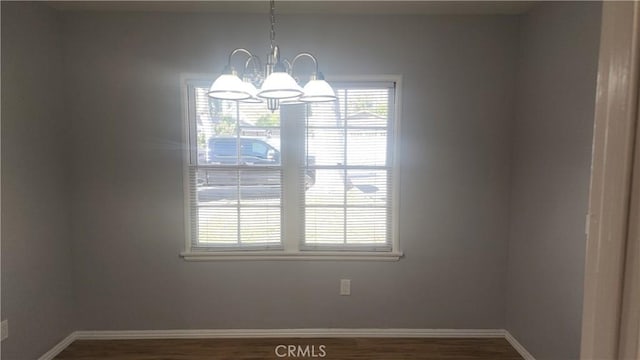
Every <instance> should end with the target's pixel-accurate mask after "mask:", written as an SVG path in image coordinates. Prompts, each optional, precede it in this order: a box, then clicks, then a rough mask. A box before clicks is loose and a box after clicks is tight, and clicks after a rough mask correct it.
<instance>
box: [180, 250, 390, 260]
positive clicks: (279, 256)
mask: <svg viewBox="0 0 640 360" xmlns="http://www.w3.org/2000/svg"><path fill="white" fill-rule="evenodd" d="M180 256H181V257H182V258H183V259H184V260H185V261H229V260H329V261H343V260H349V261H398V260H400V258H401V257H402V256H403V254H402V253H401V252H379V253H377V252H353V251H352V252H344V251H313V252H306V251H305V252H302V251H299V252H284V251H229V252H204V251H203V252H183V253H181V254H180Z"/></svg>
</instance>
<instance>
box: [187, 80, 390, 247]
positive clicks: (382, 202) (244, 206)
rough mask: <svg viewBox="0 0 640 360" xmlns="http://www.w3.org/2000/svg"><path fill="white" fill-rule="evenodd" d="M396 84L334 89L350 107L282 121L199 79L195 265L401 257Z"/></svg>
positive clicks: (192, 225) (191, 212)
mask: <svg viewBox="0 0 640 360" xmlns="http://www.w3.org/2000/svg"><path fill="white" fill-rule="evenodd" d="M394 80H395V79H394ZM396 84H397V82H396V81H385V82H379V81H377V82H376V81H355V82H332V86H333V87H334V89H335V90H336V95H337V96H338V101H336V102H328V103H314V104H309V105H282V106H281V109H280V110H279V111H275V112H273V113H272V112H270V111H269V110H267V109H266V106H265V105H264V104H249V103H237V102H233V101H220V100H214V99H210V98H209V97H208V96H207V95H206V92H207V90H208V87H209V85H210V81H202V80H187V81H186V96H185V104H186V106H185V108H186V110H187V111H186V116H185V117H186V121H185V125H186V126H185V129H186V132H185V134H186V141H187V143H188V145H189V146H188V149H189V151H188V154H187V156H186V159H185V162H186V166H185V197H186V198H185V202H186V205H187V206H186V219H187V224H188V229H187V243H186V251H185V252H184V253H183V256H184V257H185V258H186V259H195V260H202V259H252V258H260V257H265V256H266V257H269V258H282V259H299V258H308V259H321V258H329V259H350V258H357V259H385V260H396V259H398V258H399V257H400V256H401V254H400V252H399V249H398V241H397V236H396V231H395V226H396V224H397V218H396V216H397V213H396V211H395V204H396V202H397V198H396V196H395V192H394V186H393V185H394V183H395V181H397V174H396V170H395V169H396V167H395V166H394V157H395V155H396V152H395V146H396V141H395V139H396V137H397V130H396V129H397V128H398V126H397V125H398V122H397V119H396V102H397V97H398V94H397V90H396V88H397V87H396ZM281 124H284V126H281Z"/></svg>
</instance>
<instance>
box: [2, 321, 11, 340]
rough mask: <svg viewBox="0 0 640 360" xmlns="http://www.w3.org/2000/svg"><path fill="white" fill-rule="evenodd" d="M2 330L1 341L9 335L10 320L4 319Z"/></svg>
mask: <svg viewBox="0 0 640 360" xmlns="http://www.w3.org/2000/svg"><path fill="white" fill-rule="evenodd" d="M0 332H1V333H2V334H1V336H0V341H2V340H4V339H6V338H8V337H9V320H4V321H3V322H2V323H0Z"/></svg>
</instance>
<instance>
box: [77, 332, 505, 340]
mask: <svg viewBox="0 0 640 360" xmlns="http://www.w3.org/2000/svg"><path fill="white" fill-rule="evenodd" d="M321 337H322V338H341V337H386V338H393V337H415V338H496V337H497V338H501V337H504V330H502V329H214V330H127V331H76V338H77V339H95V340H118V339H225V338H321Z"/></svg>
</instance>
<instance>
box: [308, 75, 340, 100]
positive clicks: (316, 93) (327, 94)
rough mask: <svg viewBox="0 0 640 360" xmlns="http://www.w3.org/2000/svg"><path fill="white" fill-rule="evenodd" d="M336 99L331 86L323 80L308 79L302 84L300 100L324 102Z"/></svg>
mask: <svg viewBox="0 0 640 360" xmlns="http://www.w3.org/2000/svg"><path fill="white" fill-rule="evenodd" d="M336 99H337V97H336V93H335V92H334V91H333V88H331V85H329V83H327V82H326V81H324V80H310V81H309V82H308V83H307V85H305V86H304V94H303V95H302V96H300V101H303V102H324V101H335V100H336Z"/></svg>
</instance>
